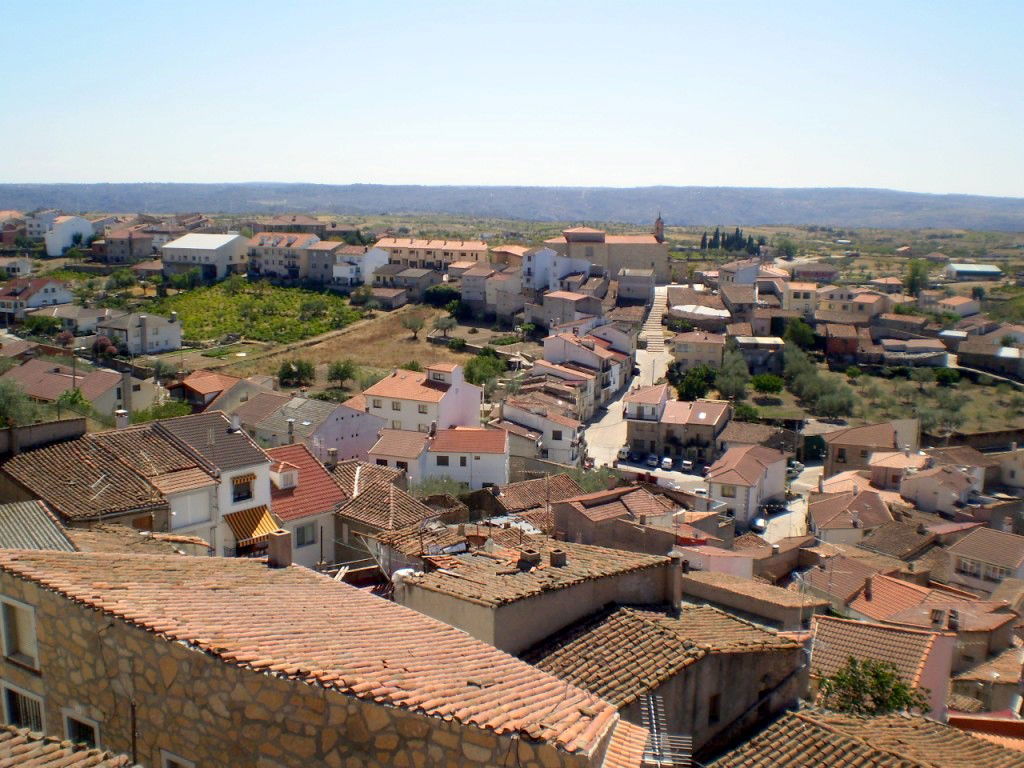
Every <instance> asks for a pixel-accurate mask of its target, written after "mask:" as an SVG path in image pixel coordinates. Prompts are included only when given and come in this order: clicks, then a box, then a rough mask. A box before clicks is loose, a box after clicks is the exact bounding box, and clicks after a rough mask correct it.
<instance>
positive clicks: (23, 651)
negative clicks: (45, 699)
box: [2, 598, 39, 669]
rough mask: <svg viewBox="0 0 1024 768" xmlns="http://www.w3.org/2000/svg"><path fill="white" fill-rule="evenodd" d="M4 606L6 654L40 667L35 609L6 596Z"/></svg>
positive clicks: (16, 660) (12, 659)
mask: <svg viewBox="0 0 1024 768" xmlns="http://www.w3.org/2000/svg"><path fill="white" fill-rule="evenodd" d="M2 606H3V611H2V616H3V631H4V632H3V634H4V637H3V640H4V656H5V657H7V658H8V659H10V660H11V661H13V662H15V663H17V664H21V665H22V666H25V667H31V668H32V669H39V661H38V658H37V655H36V616H35V609H34V608H33V607H32V606H31V605H26V604H25V603H19V602H16V601H14V600H8V599H6V598H4V599H3V603H2Z"/></svg>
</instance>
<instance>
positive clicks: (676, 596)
mask: <svg viewBox="0 0 1024 768" xmlns="http://www.w3.org/2000/svg"><path fill="white" fill-rule="evenodd" d="M686 570H689V563H687V566H686ZM666 587H668V589H667V590H666V591H667V592H668V599H669V605H671V606H672V612H673V613H674V614H675V615H676V616H678V615H679V613H680V612H681V611H682V610H683V556H682V555H681V554H679V553H678V552H673V553H672V554H670V555H669V567H668V584H666Z"/></svg>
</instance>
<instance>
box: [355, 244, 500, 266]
mask: <svg viewBox="0 0 1024 768" xmlns="http://www.w3.org/2000/svg"><path fill="white" fill-rule="evenodd" d="M374 247H375V248H381V249H383V250H384V251H386V252H387V254H388V262H389V263H391V264H401V265H402V266H403V267H414V268H417V269H438V270H441V271H444V270H446V269H448V265H449V264H452V263H454V262H457V261H473V262H476V261H487V243H485V242H483V241H482V240H415V239H413V238H408V237H402V238H399V237H382V238H381V239H380V240H378V241H377V244H376V246H374Z"/></svg>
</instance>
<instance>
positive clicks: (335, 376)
mask: <svg viewBox="0 0 1024 768" xmlns="http://www.w3.org/2000/svg"><path fill="white" fill-rule="evenodd" d="M358 373H359V369H358V367H357V366H356V364H355V362H354V361H352V360H349V359H345V360H335V361H334V362H333V363H331V364H330V366H328V368H327V380H328V381H333V382H334V383H335V384H336V385H337V386H339V387H343V386H345V382H346V381H348V380H349V379H355V377H356V375H357V374H358Z"/></svg>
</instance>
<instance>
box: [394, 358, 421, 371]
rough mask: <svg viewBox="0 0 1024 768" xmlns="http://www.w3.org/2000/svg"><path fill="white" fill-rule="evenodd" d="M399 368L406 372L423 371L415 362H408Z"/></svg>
mask: <svg viewBox="0 0 1024 768" xmlns="http://www.w3.org/2000/svg"><path fill="white" fill-rule="evenodd" d="M399 367H401V368H403V369H404V370H406V371H417V372H422V371H423V366H422V365H421V364H420V363H419V362H418V361H416V360H409V361H408V362H405V363H402V365H401V366H399Z"/></svg>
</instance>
